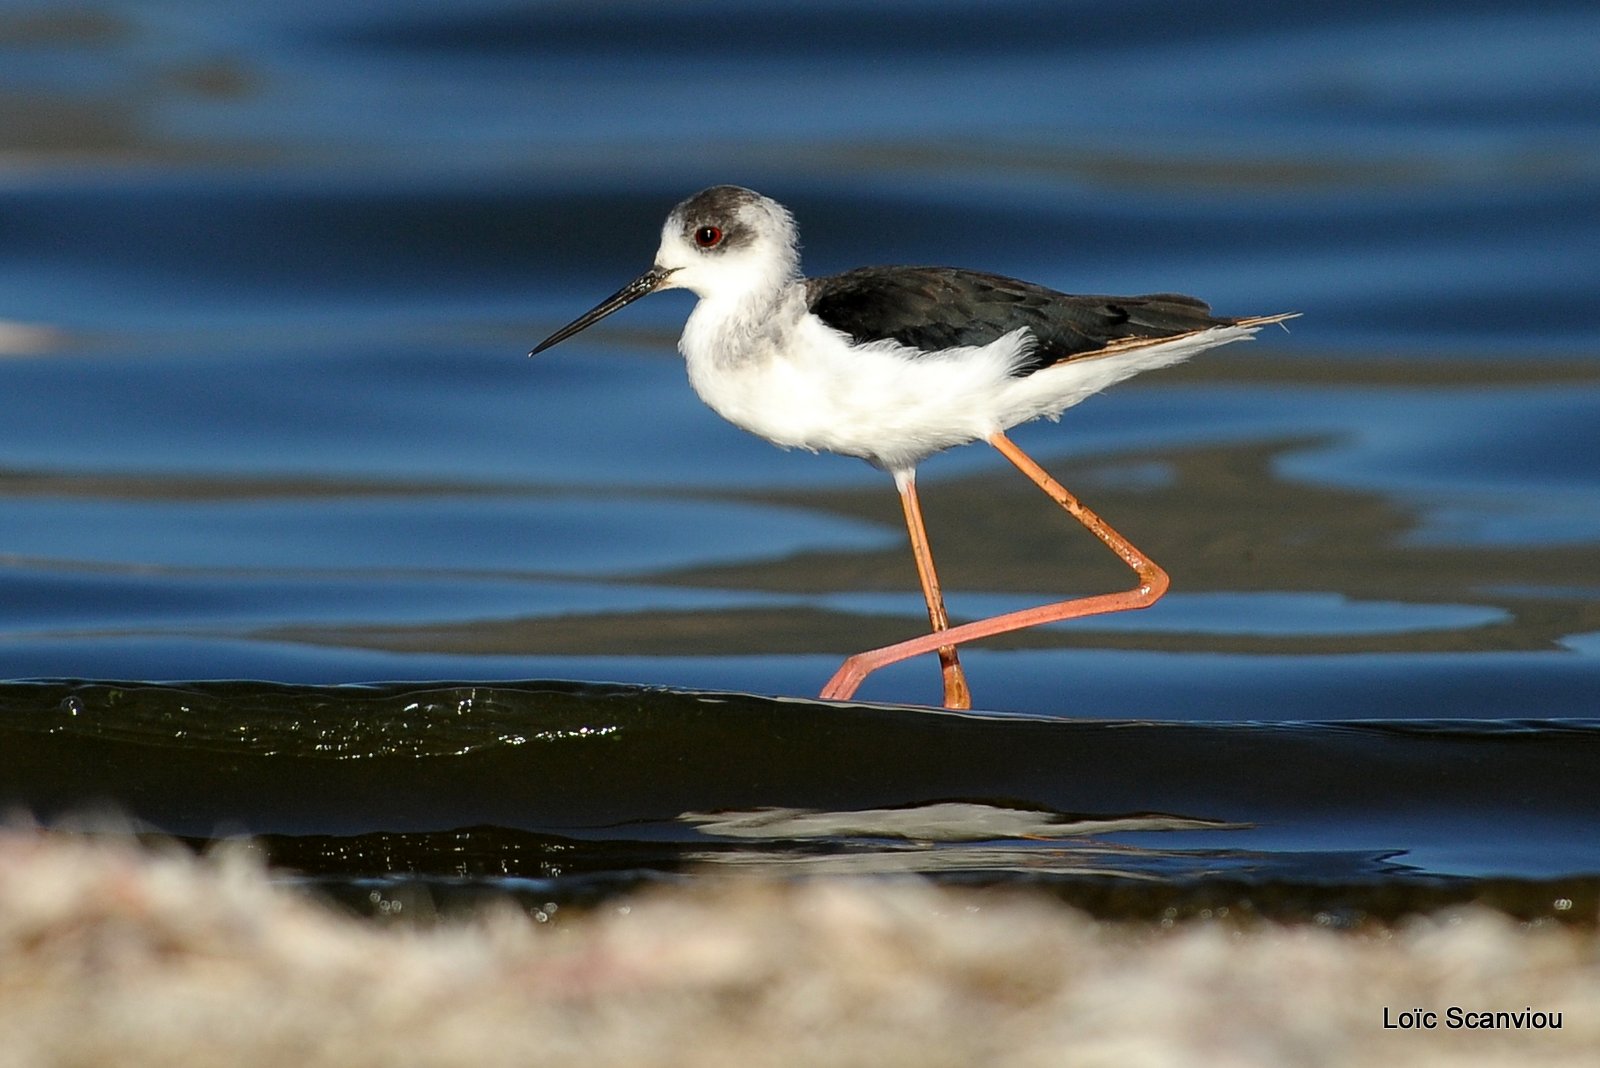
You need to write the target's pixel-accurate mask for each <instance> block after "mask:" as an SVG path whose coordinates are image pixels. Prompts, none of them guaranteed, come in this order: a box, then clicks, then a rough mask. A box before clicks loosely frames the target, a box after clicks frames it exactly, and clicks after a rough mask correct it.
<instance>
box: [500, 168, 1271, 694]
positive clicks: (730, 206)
mask: <svg viewBox="0 0 1600 1068" xmlns="http://www.w3.org/2000/svg"><path fill="white" fill-rule="evenodd" d="M798 240H799V235H798V232H797V231H796V228H795V223H794V219H793V217H792V216H790V214H789V212H788V211H787V210H786V209H785V208H784V207H783V206H782V205H781V204H779V203H777V202H776V201H774V200H771V199H769V198H767V197H764V196H762V195H760V194H759V193H755V192H752V191H751V190H749V189H742V188H740V187H738V186H731V185H719V186H714V187H712V188H710V189H706V190H703V191H701V192H699V193H696V194H695V195H694V196H692V197H690V198H689V199H688V200H685V201H684V202H683V203H681V204H679V205H678V206H677V207H675V208H673V209H672V212H671V214H669V215H668V216H667V221H666V225H665V226H663V227H662V230H661V247H660V248H659V249H658V250H657V251H656V257H655V262H654V263H653V264H652V265H651V267H650V269H649V270H648V271H646V272H644V274H642V275H640V276H639V277H638V278H636V279H634V280H633V281H632V282H629V283H628V284H627V285H626V286H624V287H623V288H622V289H620V290H618V291H617V292H616V293H615V294H613V295H612V296H610V297H608V298H607V299H606V300H604V301H602V302H601V303H600V304H599V305H597V306H596V307H595V308H593V309H592V310H591V311H589V312H586V313H585V314H584V315H582V316H580V317H579V318H578V319H576V320H574V321H573V322H571V323H569V324H568V325H566V326H564V327H562V328H561V329H560V330H557V331H556V332H555V333H554V334H551V335H550V336H549V337H548V338H546V339H545V340H543V341H541V342H540V343H539V345H538V347H537V348H535V349H534V350H533V352H531V353H529V355H530V356H531V355H537V354H538V353H540V352H543V351H544V350H545V349H547V348H549V347H550V346H552V345H554V344H556V343H558V342H560V341H563V340H565V339H566V338H569V337H571V336H572V335H573V334H576V333H577V332H578V331H580V330H583V329H585V328H586V327H589V326H592V325H593V324H594V323H597V322H599V321H600V320H601V319H603V318H605V317H606V316H608V315H610V314H611V313H612V312H614V311H617V310H618V309H619V308H622V307H624V306H625V305H627V304H630V303H632V302H633V301H635V300H637V299H639V298H640V297H642V296H645V295H646V294H649V293H653V292H655V291H656V290H658V289H687V290H689V291H691V292H693V293H694V294H695V295H696V296H698V297H699V298H700V300H699V302H698V303H697V304H696V305H695V307H694V311H693V312H691V313H690V315H689V321H688V322H687V323H686V324H685V326H684V328H683V337H682V339H681V340H680V341H679V342H678V348H679V349H680V350H681V351H682V353H683V356H684V359H685V361H686V362H687V364H688V369H689V383H690V385H692V386H693V387H694V390H695V392H696V393H698V394H699V395H700V398H701V399H702V400H704V401H705V402H706V403H707V404H709V405H710V406H711V407H712V408H713V409H714V410H715V411H716V412H717V413H718V414H720V415H721V416H722V417H723V418H725V419H727V420H728V421H729V422H732V423H733V424H735V425H736V426H739V427H742V428H744V429H745V430H748V431H750V432H751V433H753V434H758V435H760V436H761V437H764V438H766V439H767V440H768V441H770V442H772V443H773V444H775V445H780V446H783V447H785V448H794V447H798V448H802V449H810V450H812V451H818V450H827V451H829V452H837V453H842V454H844V455H846V456H859V457H860V458H862V459H863V460H866V461H867V462H868V463H871V464H873V465H874V466H876V467H879V468H882V469H883V470H885V471H887V472H889V474H891V475H892V476H893V477H894V480H895V485H896V486H897V487H898V488H899V491H900V502H901V505H902V507H903V508H904V511H905V517H906V526H907V529H908V530H909V531H910V534H911V550H912V553H913V555H914V556H915V557H916V563H917V574H918V576H919V577H920V579H921V582H922V592H923V595H924V596H925V597H926V599H927V602H928V618H929V621H930V622H931V623H932V626H933V630H932V633H930V634H928V635H925V636H923V637H918V638H913V639H911V640H909V641H903V642H899V643H897V644H895V645H890V646H885V647H884V648H881V649H872V650H869V651H867V652H864V653H857V654H856V655H855V656H852V657H850V658H849V659H847V660H846V661H845V662H844V664H843V666H841V667H840V668H839V670H838V672H837V673H836V674H835V675H834V676H833V678H832V679H831V680H829V682H828V685H827V686H826V687H825V688H824V689H823V691H822V696H823V697H824V698H829V699H834V700H847V699H849V698H850V697H851V696H852V695H853V694H854V693H855V691H856V688H857V687H858V686H859V685H860V684H861V681H862V680H863V679H864V678H866V676H867V675H868V673H870V672H872V671H875V670H877V669H878V668H880V667H883V666H885V665H886V664H892V663H895V662H896V661H899V660H904V659H906V658H907V657H912V656H917V655H919V654H921V653H929V652H934V651H937V652H938V654H939V660H940V665H941V669H942V671H943V676H944V703H945V705H946V706H947V707H950V708H969V707H971V704H972V696H971V691H970V690H969V689H968V686H967V680H966V676H965V673H964V672H963V671H962V668H961V662H960V660H959V659H958V658H957V655H956V646H957V645H959V644H961V643H963V642H969V641H972V640H974V639H976V638H984V637H988V636H990V635H994V634H1002V633H1005V632H1006V631H1011V630H1019V629H1021V628H1023V627H1030V626H1034V625H1036V624H1040V623H1049V622H1054V621H1057V620H1063V619H1073V618H1076V617H1078V616H1087V615H1095V614H1098V613H1102V612H1117V611H1122V610H1124V609H1130V608H1144V607H1146V606H1148V605H1150V604H1153V603H1154V602H1155V601H1156V600H1157V599H1158V598H1159V597H1160V596H1161V595H1162V594H1163V593H1165V592H1166V589H1167V586H1168V579H1167V573H1166V572H1165V571H1163V570H1162V569H1161V568H1160V567H1158V566H1156V564H1155V563H1154V562H1153V561H1151V560H1150V559H1149V558H1148V557H1146V556H1145V555H1144V554H1143V553H1141V552H1140V551H1139V550H1138V549H1136V548H1135V547H1134V546H1133V545H1132V543H1130V542H1129V541H1128V540H1127V539H1126V538H1124V537H1123V536H1122V535H1121V534H1118V533H1117V532H1116V531H1115V530H1113V529H1112V528H1111V527H1110V526H1109V525H1108V524H1107V523H1106V522H1105V521H1104V520H1102V519H1101V518H1100V517H1099V516H1097V515H1095V514H1094V513H1093V512H1091V511H1089V509H1087V508H1085V507H1084V506H1083V505H1082V504H1080V503H1079V502H1078V500H1077V498H1076V497H1074V496H1073V495H1072V494H1070V493H1068V492H1067V490H1066V489H1065V488H1064V487H1062V486H1061V484H1060V483H1058V482H1056V480H1055V479H1053V478H1051V477H1050V475H1049V474H1047V473H1046V472H1045V471H1044V469H1043V468H1041V467H1040V466H1039V465H1038V464H1037V463H1035V462H1034V461H1033V459H1032V458H1031V457H1029V456H1028V455H1027V454H1026V453H1024V452H1023V451H1022V450H1021V449H1019V448H1017V446H1016V445H1014V444H1013V443H1012V442H1011V439H1010V438H1008V437H1006V434H1005V431H1006V430H1008V429H1010V428H1011V427H1013V426H1016V425H1017V424H1019V423H1025V422H1027V421H1029V420H1030V419H1037V418H1039V417H1040V416H1046V417H1049V418H1052V419H1053V418H1056V417H1057V416H1059V415H1060V414H1061V412H1062V411H1064V410H1065V409H1067V408H1070V407H1071V406H1072V405H1074V404H1077V403H1078V402H1079V401H1081V400H1083V399H1084V398H1085V397H1088V396H1089V395H1090V394H1092V393H1096V392H1099V391H1100V390H1102V389H1104V388H1105V387H1107V386H1109V385H1112V384H1113V383H1115V382H1120V381H1121V380H1122V379H1124V378H1127V377H1129V376H1130V375H1134V374H1137V373H1139V372H1140V371H1147V370H1149V369H1151V368H1154V367H1166V366H1168V365H1170V364H1174V363H1178V362H1180V361H1182V360H1185V359H1188V358H1189V357H1190V356H1192V355H1194V354H1195V353H1197V352H1201V351H1203V350H1205V349H1209V348H1212V347H1214V346H1217V345H1226V344H1228V343H1230V342H1234V341H1243V340H1244V339H1246V338H1249V337H1251V336H1253V335H1254V334H1255V332H1256V331H1257V330H1259V329H1260V328H1261V327H1262V326H1265V325H1267V324H1268V323H1277V322H1282V321H1283V320H1285V319H1290V318H1293V317H1294V315H1295V314H1297V313H1286V314H1281V315H1258V316H1252V317H1248V318H1242V319H1228V318H1221V317H1217V316H1213V315H1212V314H1211V309H1210V308H1209V307H1208V306H1207V305H1206V304H1204V303H1203V302H1201V301H1199V300H1196V299H1195V298H1193V297H1185V296H1180V295H1178V294H1173V293H1155V294H1149V295H1146V296H1137V297H1104V296H1069V295H1067V294H1064V293H1057V292H1055V291H1054V290H1051V289H1046V288H1045V287H1043V286H1037V285H1033V284H1031V283H1029V282H1019V281H1017V280H1015V279H1012V278H1003V277H1001V276H999V275H993V274H983V273H980V272H977V271H965V270H960V269H957V268H952V267H862V268H859V269H857V270H853V271H846V272H844V273H843V274H836V275H832V276H830V277H827V278H803V277H802V276H801V274H800V254H799V250H798ZM978 440H983V441H987V442H988V443H989V444H991V445H993V446H994V447H995V448H996V449H998V450H999V451H1000V453H1001V454H1002V455H1004V456H1005V457H1006V459H1008V460H1010V461H1011V462H1012V463H1013V464H1015V465H1016V466H1017V468H1018V469H1020V470H1021V471H1022V473H1023V474H1025V475H1027V476H1028V478H1030V479H1032V480H1033V481H1034V482H1035V483H1036V484H1037V485H1038V486H1039V487H1040V488H1041V489H1042V490H1044V492H1045V493H1047V494H1048V495H1049V496H1050V497H1051V498H1052V499H1053V500H1054V501H1055V502H1056V503H1057V504H1059V505H1060V506H1061V507H1062V508H1064V509H1066V511H1067V512H1068V513H1069V514H1070V515H1072V517H1073V518H1074V519H1076V520H1078V522H1080V523H1082V524H1083V525H1084V526H1086V527H1088V528H1089V530H1090V531H1092V532H1093V533H1094V534H1095V536H1096V537H1098V538H1099V539H1100V540H1101V541H1103V542H1104V543H1105V544H1106V545H1107V546H1108V547H1109V548H1110V549H1111V551H1112V552H1114V553H1116V554H1117V555H1118V556H1119V557H1121V558H1122V561H1123V562H1124V563H1126V564H1127V565H1128V566H1129V567H1130V568H1132V569H1133V571H1134V573H1135V574H1136V575H1137V576H1138V585H1136V586H1135V587H1134V588H1133V589H1130V590H1125V591H1122V592H1120V593H1105V594H1098V595H1095V596H1090V597H1077V598H1073V599H1070V600H1066V601H1061V602H1058V603H1055V604H1047V605H1042V606H1040V607H1038V608H1030V609H1025V610H1023V611H1020V612H1011V613H1007V614H1005V615H1000V616H993V617H991V618H988V619H981V620H977V621H976V622H972V623H963V624H961V625H959V626H955V627H952V626H950V623H949V617H948V616H947V614H946V612H945V607H944V597H943V595H942V594H941V592H940V589H939V578H938V575H937V574H936V573H935V571H934V567H933V556H932V554H931V552H930V551H929V548H928V535H927V531H926V530H925V528H924V526H923V521H922V507H921V504H920V503H919V501H918V499H917V489H916V466H917V464H918V463H919V462H920V461H922V460H923V459H925V458H926V457H928V456H931V455H932V454H933V453H936V452H938V451H940V450H941V449H947V448H950V447H951V446H952V445H964V444H966V443H968V442H972V441H978Z"/></svg>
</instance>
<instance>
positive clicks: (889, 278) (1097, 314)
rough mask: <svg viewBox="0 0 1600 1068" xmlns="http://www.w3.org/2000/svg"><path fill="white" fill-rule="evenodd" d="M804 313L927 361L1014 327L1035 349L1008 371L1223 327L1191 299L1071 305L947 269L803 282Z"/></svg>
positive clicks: (1170, 296) (1040, 289) (1074, 300)
mask: <svg viewBox="0 0 1600 1068" xmlns="http://www.w3.org/2000/svg"><path fill="white" fill-rule="evenodd" d="M806 302H807V304H808V305H809V306H810V308H811V311H812V313H813V314H815V315H816V316H817V317H818V318H819V319H821V320H822V321H823V322H825V323H827V324H828V325H829V326H831V327H833V328H834V329H835V330H840V331H843V332H844V333H846V334H848V335H849V336H850V337H851V339H853V340H854V341H856V342H857V343H858V344H864V343H866V342H869V341H879V340H882V339H884V338H893V339H894V340H896V341H898V342H900V344H902V345H907V346H909V347H911V348H914V349H922V350H924V351H928V352H934V351H937V350H939V349H948V348H952V347H955V346H957V345H987V344H989V343H990V342H991V341H994V340H995V339H996V338H999V337H1001V336H1003V335H1005V334H1009V333H1010V332H1011V331H1013V330H1015V329H1017V328H1018V327H1024V326H1025V327H1027V328H1028V329H1029V330H1030V331H1032V333H1033V336H1034V338H1035V339H1036V340H1037V347H1036V348H1035V349H1034V351H1033V353H1032V354H1031V355H1030V357H1029V358H1028V360H1027V361H1026V362H1025V363H1024V364H1023V365H1022V366H1020V367H1018V368H1017V369H1016V371H1015V372H1014V373H1015V374H1017V375H1018V376H1022V375H1029V374H1032V373H1033V372H1034V371H1037V370H1039V369H1040V368H1043V367H1049V366H1051V365H1053V364H1057V363H1061V362H1063V361H1065V360H1070V359H1072V358H1073V357H1075V356H1084V355H1087V354H1089V353H1094V352H1099V351H1100V350H1102V349H1104V348H1105V347H1106V346H1107V345H1110V344H1112V343H1114V342H1117V341H1123V340H1127V339H1134V338H1150V339H1152V340H1155V339H1160V338H1165V337H1175V336H1178V335H1180V334H1188V333H1193V332H1194V331H1197V330H1206V329H1209V328H1210V327H1213V326H1226V325H1229V324H1231V323H1233V322H1234V320H1232V319H1218V318H1214V317H1213V316H1212V314H1211V308H1210V307H1209V306H1208V305H1206V304H1205V303H1204V302H1202V301H1199V300H1196V299H1195V298H1193V297H1185V296H1181V295H1179V294H1176V293H1151V294H1147V295H1145V296H1140V297H1098V296H1095V297H1077V296H1069V295H1067V294H1065V293H1057V292H1056V291H1055V290H1053V289H1046V288H1045V287H1044V286H1037V285H1034V284H1033V283H1031V282H1019V281H1017V280H1016V279H1015V278H1005V277H1003V276H1001V275H997V274H984V273H982V272H979V271H964V270H961V269H959V268H955V267H861V268H858V269H856V270H854V271H846V272H844V273H843V274H836V275H830V276H829V277H827V278H813V279H810V280H808V281H807V282H806Z"/></svg>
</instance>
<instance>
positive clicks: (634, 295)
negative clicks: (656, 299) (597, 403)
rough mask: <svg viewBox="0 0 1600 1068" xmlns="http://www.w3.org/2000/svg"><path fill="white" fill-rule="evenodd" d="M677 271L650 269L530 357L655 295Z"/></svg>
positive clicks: (537, 349)
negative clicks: (618, 311)
mask: <svg viewBox="0 0 1600 1068" xmlns="http://www.w3.org/2000/svg"><path fill="white" fill-rule="evenodd" d="M675 269H676V268H672V269H668V268H665V267H652V268H650V269H649V270H648V271H646V272H644V274H641V275H640V276H639V277H638V278H635V279H634V280H633V281H631V282H629V283H628V284H627V285H625V286H623V287H622V288H621V289H619V290H617V291H616V292H615V293H613V294H611V295H610V296H609V297H607V298H606V299H605V300H603V301H601V302H600V303H599V304H597V305H595V306H594V307H593V308H592V309H590V310H589V311H586V312H584V313H583V314H582V315H580V316H579V317H578V318H576V319H574V320H572V322H570V323H568V324H567V325H566V326H563V327H562V328H561V329H560V330H557V331H556V332H555V333H553V334H551V335H550V336H549V337H547V338H545V339H544V340H543V341H541V342H539V344H537V345H535V346H534V347H533V351H532V352H530V353H528V355H529V356H537V355H539V353H541V352H543V351H544V350H545V349H547V348H549V347H550V346H551V345H558V344H560V343H561V342H563V341H565V340H567V338H569V337H571V336H572V335H573V334H576V333H578V332H579V331H580V330H587V329H588V328H589V327H591V326H593V325H594V324H595V323H598V322H599V321H600V320H601V319H604V318H605V317H606V316H608V315H610V314H611V313H612V312H614V311H616V310H618V309H619V308H625V307H627V306H628V305H629V304H632V303H633V302H634V301H636V300H638V299H639V298H640V297H645V296H649V295H650V294H651V293H654V292H655V291H656V290H657V289H659V288H661V283H662V282H665V281H666V280H667V276H668V275H669V274H671V273H672V271H673V270H675Z"/></svg>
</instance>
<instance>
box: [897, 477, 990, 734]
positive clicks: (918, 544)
mask: <svg viewBox="0 0 1600 1068" xmlns="http://www.w3.org/2000/svg"><path fill="white" fill-rule="evenodd" d="M894 484H895V487H896V488H898V489H899V490H900V506H901V508H903V509H904V510H905V513H906V530H907V532H909V533H910V535H911V555H912V556H914V557H916V560H917V578H918V579H920V580H921V582H922V596H923V599H924V600H926V601H927V602H928V622H929V623H930V624H931V625H932V627H933V632H934V633H935V634H938V633H939V632H940V631H943V630H948V629H949V628H950V616H949V614H948V613H946V612H945V610H944V593H943V592H942V591H941V590H940V588H939V576H938V574H937V573H936V572H935V571H934V570H933V551H932V550H931V549H930V548H929V547H928V529H927V527H926V526H924V525H923V522H922V503H921V501H920V500H919V499H918V498H917V476H916V472H915V471H914V470H912V469H909V468H908V469H906V470H904V471H896V472H895V475H894ZM939 669H940V671H941V673H942V674H943V676H944V706H945V707H946V708H971V707H972V691H971V690H970V689H968V687H967V676H966V673H965V672H964V671H962V670H961V661H960V660H959V659H957V657H956V647H955V646H954V645H941V646H939Z"/></svg>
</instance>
